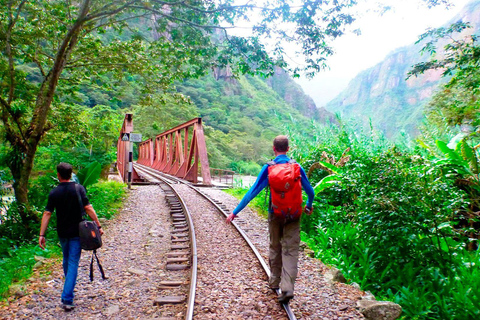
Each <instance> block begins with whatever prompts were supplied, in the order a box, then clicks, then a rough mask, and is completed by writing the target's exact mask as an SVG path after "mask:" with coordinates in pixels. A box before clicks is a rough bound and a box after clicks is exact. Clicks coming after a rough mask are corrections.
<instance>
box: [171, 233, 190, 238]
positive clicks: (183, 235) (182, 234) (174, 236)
mask: <svg viewBox="0 0 480 320" xmlns="http://www.w3.org/2000/svg"><path fill="white" fill-rule="evenodd" d="M178 238H188V233H179V234H172V239H178Z"/></svg>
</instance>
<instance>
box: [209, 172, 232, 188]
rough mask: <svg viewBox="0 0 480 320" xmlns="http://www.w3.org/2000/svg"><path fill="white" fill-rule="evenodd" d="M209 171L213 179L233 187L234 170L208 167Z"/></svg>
mask: <svg viewBox="0 0 480 320" xmlns="http://www.w3.org/2000/svg"><path fill="white" fill-rule="evenodd" d="M210 173H211V176H212V180H213V181H217V182H219V183H221V184H226V185H228V186H231V187H233V177H234V175H235V171H232V170H225V169H216V168H210Z"/></svg>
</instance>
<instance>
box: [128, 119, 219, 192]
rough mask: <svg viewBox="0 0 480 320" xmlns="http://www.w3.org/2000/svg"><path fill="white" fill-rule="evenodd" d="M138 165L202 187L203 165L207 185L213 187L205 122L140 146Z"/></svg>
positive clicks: (195, 122)
mask: <svg viewBox="0 0 480 320" xmlns="http://www.w3.org/2000/svg"><path fill="white" fill-rule="evenodd" d="M137 162H138V163H140V164H143V165H145V166H149V167H151V168H154V169H156V170H159V171H161V172H164V173H168V174H171V175H173V176H176V177H179V178H182V179H185V180H188V181H191V182H193V183H198V167H199V164H200V167H201V172H202V179H203V184H205V185H211V184H212V180H211V177H210V166H209V164H208V155H207V146H206V144H205V135H204V133H203V126H202V119H201V118H195V119H192V120H190V121H187V122H185V123H183V124H181V125H179V126H177V127H175V128H173V129H170V130H168V131H165V132H163V133H161V134H159V135H157V136H156V137H155V141H153V140H152V139H149V140H146V141H143V142H142V143H140V145H139V155H138V161H137Z"/></svg>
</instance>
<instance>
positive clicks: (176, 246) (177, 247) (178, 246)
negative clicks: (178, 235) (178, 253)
mask: <svg viewBox="0 0 480 320" xmlns="http://www.w3.org/2000/svg"><path fill="white" fill-rule="evenodd" d="M170 249H171V250H185V249H190V247H189V246H187V245H184V244H173V245H171V246H170Z"/></svg>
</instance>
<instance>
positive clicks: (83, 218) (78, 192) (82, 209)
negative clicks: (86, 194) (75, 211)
mask: <svg viewBox="0 0 480 320" xmlns="http://www.w3.org/2000/svg"><path fill="white" fill-rule="evenodd" d="M78 188H79V186H78V183H75V192H76V193H77V199H78V205H79V206H80V210H81V211H82V220H85V218H86V216H87V213H86V212H85V209H84V208H83V202H82V197H81V196H80V191H79V190H78Z"/></svg>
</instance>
